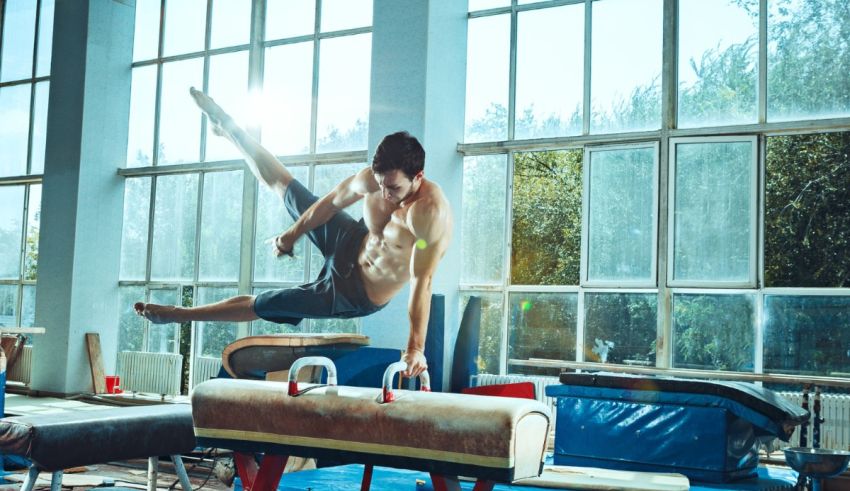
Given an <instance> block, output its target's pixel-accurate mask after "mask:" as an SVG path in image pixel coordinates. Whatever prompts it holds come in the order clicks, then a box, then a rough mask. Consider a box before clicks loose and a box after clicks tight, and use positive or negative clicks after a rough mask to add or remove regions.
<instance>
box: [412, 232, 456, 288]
mask: <svg viewBox="0 0 850 491" xmlns="http://www.w3.org/2000/svg"><path fill="white" fill-rule="evenodd" d="M446 245H447V244H445V242H444V241H443V240H439V239H436V240H432V241H430V243H429V242H427V241H425V239H422V238H420V239H417V240H416V243H415V244H414V245H413V257H412V258H411V260H410V263H411V264H410V274H411V276H413V277H414V278H416V279H419V278H423V277H428V276H432V275H433V274H434V272H435V271H436V270H437V265H438V264H439V263H440V259H442V258H443V254H445V252H446Z"/></svg>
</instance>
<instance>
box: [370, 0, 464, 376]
mask: <svg viewBox="0 0 850 491" xmlns="http://www.w3.org/2000/svg"><path fill="white" fill-rule="evenodd" d="M373 11H374V22H373V33H372V72H371V74H372V81H371V100H370V113H369V155H370V159H371V156H372V155H374V151H375V148H376V147H377V146H378V143H380V141H381V139H382V138H383V137H384V136H385V135H387V134H389V133H393V132H395V131H399V130H407V131H409V132H410V133H411V134H412V135H414V136H416V137H417V138H419V140H420V141H421V142H422V145H423V146H424V147H425V154H426V159H425V177H426V178H427V179H430V180H433V181H434V182H436V183H437V184H439V185H440V187H441V188H442V189H443V192H444V193H445V194H446V196H447V197H448V199H449V202H450V203H451V205H452V211H453V213H454V217H455V227H454V230H453V239H452V243H451V246H450V248H449V250H448V252H447V253H446V256H445V257H444V258H443V260H442V261H441V263H440V266H439V269H438V270H437V275H436V277H435V278H434V293H441V294H443V295H445V296H446V326H445V328H446V340H447V341H452V342H450V343H448V342H447V344H453V340H454V338H455V336H456V333H457V329H458V324H459V322H460V316H459V315H458V283H459V280H460V269H461V268H460V223H459V220H460V215H461V190H462V166H461V164H462V159H461V157H460V155H459V154H458V153H457V144H458V143H459V142H461V141H462V140H463V124H464V112H463V107H464V101H465V91H466V24H467V19H466V17H467V15H466V14H467V2H466V1H465V0H375V2H374V10H373ZM409 294H410V292H409V289H407V288H406V289H404V290H402V291H401V292H400V293H399V294H398V295H397V296H396V298H394V299H393V300H392V301H391V302H390V304H389V305H387V307H386V308H385V309H384V310H383V311H381V312H378V313H377V314H374V315H372V316H369V317H366V318H364V321H363V332H364V334H366V335H368V336H370V337H371V338H372V344H373V345H374V346H382V347H394V348H401V349H404V347H405V346H406V342H407V335H408V332H409V328H410V326H409V324H408V322H407V318H408V317H407V301H408V296H409ZM444 358H445V360H446V364H447V366H446V367H444V373H445V374H446V375H448V370H449V367H450V366H451V365H450V364H451V353H448V352H447V353H446V355H445V357H444Z"/></svg>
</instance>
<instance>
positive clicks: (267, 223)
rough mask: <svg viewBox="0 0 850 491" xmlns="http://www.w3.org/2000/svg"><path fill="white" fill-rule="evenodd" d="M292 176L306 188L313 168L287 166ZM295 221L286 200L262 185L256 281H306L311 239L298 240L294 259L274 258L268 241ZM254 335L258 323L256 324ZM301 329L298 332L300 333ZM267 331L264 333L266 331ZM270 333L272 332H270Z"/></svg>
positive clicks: (258, 200)
mask: <svg viewBox="0 0 850 491" xmlns="http://www.w3.org/2000/svg"><path fill="white" fill-rule="evenodd" d="M287 169H289V172H290V173H292V176H293V177H294V178H295V179H297V180H298V181H300V182H301V183H302V184H304V185H305V186H306V185H308V184H309V182H310V177H309V171H310V168H309V167H306V166H300V167H294V166H292V167H287ZM293 223H294V220H292V218H291V217H290V216H289V212H288V211H286V208H285V207H284V206H283V200H282V199H281V197H280V196H278V195H277V194H275V193H274V192H273V191H271V190H270V189H269V188H267V187H265V186H259V193H258V195H257V227H256V236H255V239H254V281H268V282H295V283H301V282H303V281H304V263H305V261H304V257H305V256H304V250H305V249H304V248H305V247H306V246H307V243H308V242H309V240H307V239H304V240H299V241H298V242H296V243H295V250H294V251H293V253H294V254H295V257H294V258H291V257H288V256H281V257H275V256H274V255H273V254H272V245H271V244H270V243H268V242H267V241H269V240H271V239H273V238H274V237H276V236H278V235H280V234H281V232H283V231H284V230H286V229H287V228H289V227H290V226H291V225H292V224H293ZM254 326H255V332H256V329H257V328H256V326H257V324H256V323H255V324H254ZM300 331H301V330H300V329H298V331H297V332H300ZM264 332H265V331H264ZM270 332H271V331H270Z"/></svg>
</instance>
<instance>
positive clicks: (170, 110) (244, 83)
mask: <svg viewBox="0 0 850 491" xmlns="http://www.w3.org/2000/svg"><path fill="white" fill-rule="evenodd" d="M371 8H372V2H371V1H365V0H357V1H348V0H347V1H339V0H302V1H281V0H253V1H244V2H233V1H229V0H191V1H183V0H179V1H177V0H165V1H161V0H142V1H139V2H136V32H135V45H134V52H133V65H132V84H133V85H132V90H131V109H130V123H129V128H130V130H129V132H130V133H129V143H128V149H127V161H126V168H125V169H123V170H122V171H121V174H123V175H124V176H126V188H125V207H124V232H123V243H122V257H121V277H120V285H121V289H122V319H121V336H120V339H119V349H122V350H129V349H138V350H147V351H167V352H183V353H184V355H187V358H194V357H197V356H210V357H218V356H220V355H221V350H222V349H223V348H224V346H226V345H227V344H228V343H230V342H231V341H233V340H234V339H236V338H237V337H240V336H245V335H248V334H250V333H252V332H254V333H272V332H284V331H298V332H302V331H311V330H315V331H318V330H321V331H327V330H330V331H347V332H352V331H357V330H359V328H360V323H359V321H357V320H346V321H339V322H329V321H306V322H303V323H301V324H300V325H299V326H298V327H293V326H285V325H283V326H282V325H276V324H270V323H266V322H262V321H257V322H254V323H251V324H249V323H200V322H199V323H195V324H194V325H193V326H189V325H184V326H177V325H175V324H167V325H163V326H157V325H152V324H150V325H149V324H148V323H147V322H145V321H143V320H141V319H140V318H138V317H136V316H134V315H133V312H132V308H131V307H132V303H133V301H138V300H143V301H150V302H156V303H167V304H177V305H184V306H192V305H201V304H207V303H211V302H215V301H218V300H222V299H224V298H228V297H231V296H234V295H237V294H252V293H255V292H259V291H262V290H265V289H269V288H281V287H287V286H294V285H297V284H301V283H304V282H306V281H309V280H310V279H312V278H313V277H314V276H315V275H316V273H317V271H318V268H319V267H320V265H321V257H320V255H319V254H318V252H317V251H315V248H314V247H313V246H312V245H310V244H309V243H308V241H307V240H306V239H304V240H301V241H300V242H299V243H298V244H297V247H296V249H295V257H294V258H288V257H284V258H274V257H272V255H271V246H270V245H269V244H268V243H267V240H268V239H269V238H271V237H274V236H275V235H277V234H279V233H281V232H282V231H283V230H285V229H286V228H287V227H288V226H289V225H291V223H292V220H291V218H290V217H289V215H288V214H287V213H286V211H285V210H284V209H283V204H282V202H281V199H280V197H279V196H277V195H275V194H273V193H272V192H271V191H269V190H267V189H265V188H264V187H262V186H258V185H257V182H256V180H255V179H254V178H253V176H252V175H251V174H250V172H247V171H246V170H245V167H244V165H243V163H242V160H241V156H240V154H239V152H238V150H237V149H236V147H235V146H234V145H233V144H232V143H230V142H229V141H227V140H226V139H224V138H221V137H219V136H217V135H215V134H214V133H213V131H212V127H211V125H210V124H209V122H208V121H207V120H206V118H205V117H203V116H202V113H201V112H200V111H199V110H198V108H197V107H196V106H195V104H194V102H193V101H192V99H191V97H190V96H189V87H192V86H193V87H195V88H197V89H199V90H203V91H205V92H206V93H207V94H209V95H210V96H211V97H213V98H214V99H215V100H216V102H218V103H219V104H220V105H221V106H222V107H223V108H224V109H225V110H226V111H228V112H229V113H230V114H231V115H232V116H233V117H234V118H235V120H236V122H237V123H238V124H240V125H241V126H242V127H243V128H246V129H247V130H248V132H249V133H250V134H252V136H254V137H255V138H256V139H258V140H259V141H260V142H261V143H262V144H263V145H264V146H265V147H267V148H268V149H269V150H270V151H272V153H274V154H275V155H276V156H278V157H279V158H280V159H281V160H282V161H284V162H286V164H287V166H288V167H289V169H290V170H291V171H292V173H293V175H294V176H295V177H296V178H297V179H298V180H300V181H301V182H302V183H303V184H304V185H305V186H307V187H308V188H310V189H311V190H313V191H314V192H315V193H317V194H322V193H325V192H327V191H329V190H330V189H331V187H332V186H334V185H335V184H336V183H337V182H339V181H340V180H342V179H343V178H345V177H348V176H349V175H351V174H353V173H355V172H357V171H358V170H360V169H361V168H362V167H363V166H364V165H365V164H364V163H363V162H365V160H366V145H367V141H366V136H367V130H368V126H367V121H368V110H369V77H370V68H369V67H370V56H371V30H372V28H371V23H372V10H371ZM349 211H350V212H351V213H352V214H353V215H355V216H357V217H358V218H359V217H360V211H359V210H358V209H356V206H355V208H354V209H352V210H349ZM190 339H191V343H189V340H190ZM190 344H191V347H189V345H190ZM187 350H188V351H187ZM189 355H191V356H189Z"/></svg>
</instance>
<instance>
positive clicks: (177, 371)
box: [117, 351, 183, 396]
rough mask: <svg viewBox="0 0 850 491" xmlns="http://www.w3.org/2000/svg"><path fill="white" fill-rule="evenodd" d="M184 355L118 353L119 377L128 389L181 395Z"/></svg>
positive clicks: (128, 390) (139, 352)
mask: <svg viewBox="0 0 850 491" xmlns="http://www.w3.org/2000/svg"><path fill="white" fill-rule="evenodd" d="M182 371H183V355H180V354H175V353H146V352H141V351H121V352H120V353H118V370H117V372H118V376H120V377H121V389H123V390H124V391H125V392H148V393H152V394H160V395H171V396H175V395H179V394H180V375H181V372H182Z"/></svg>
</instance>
